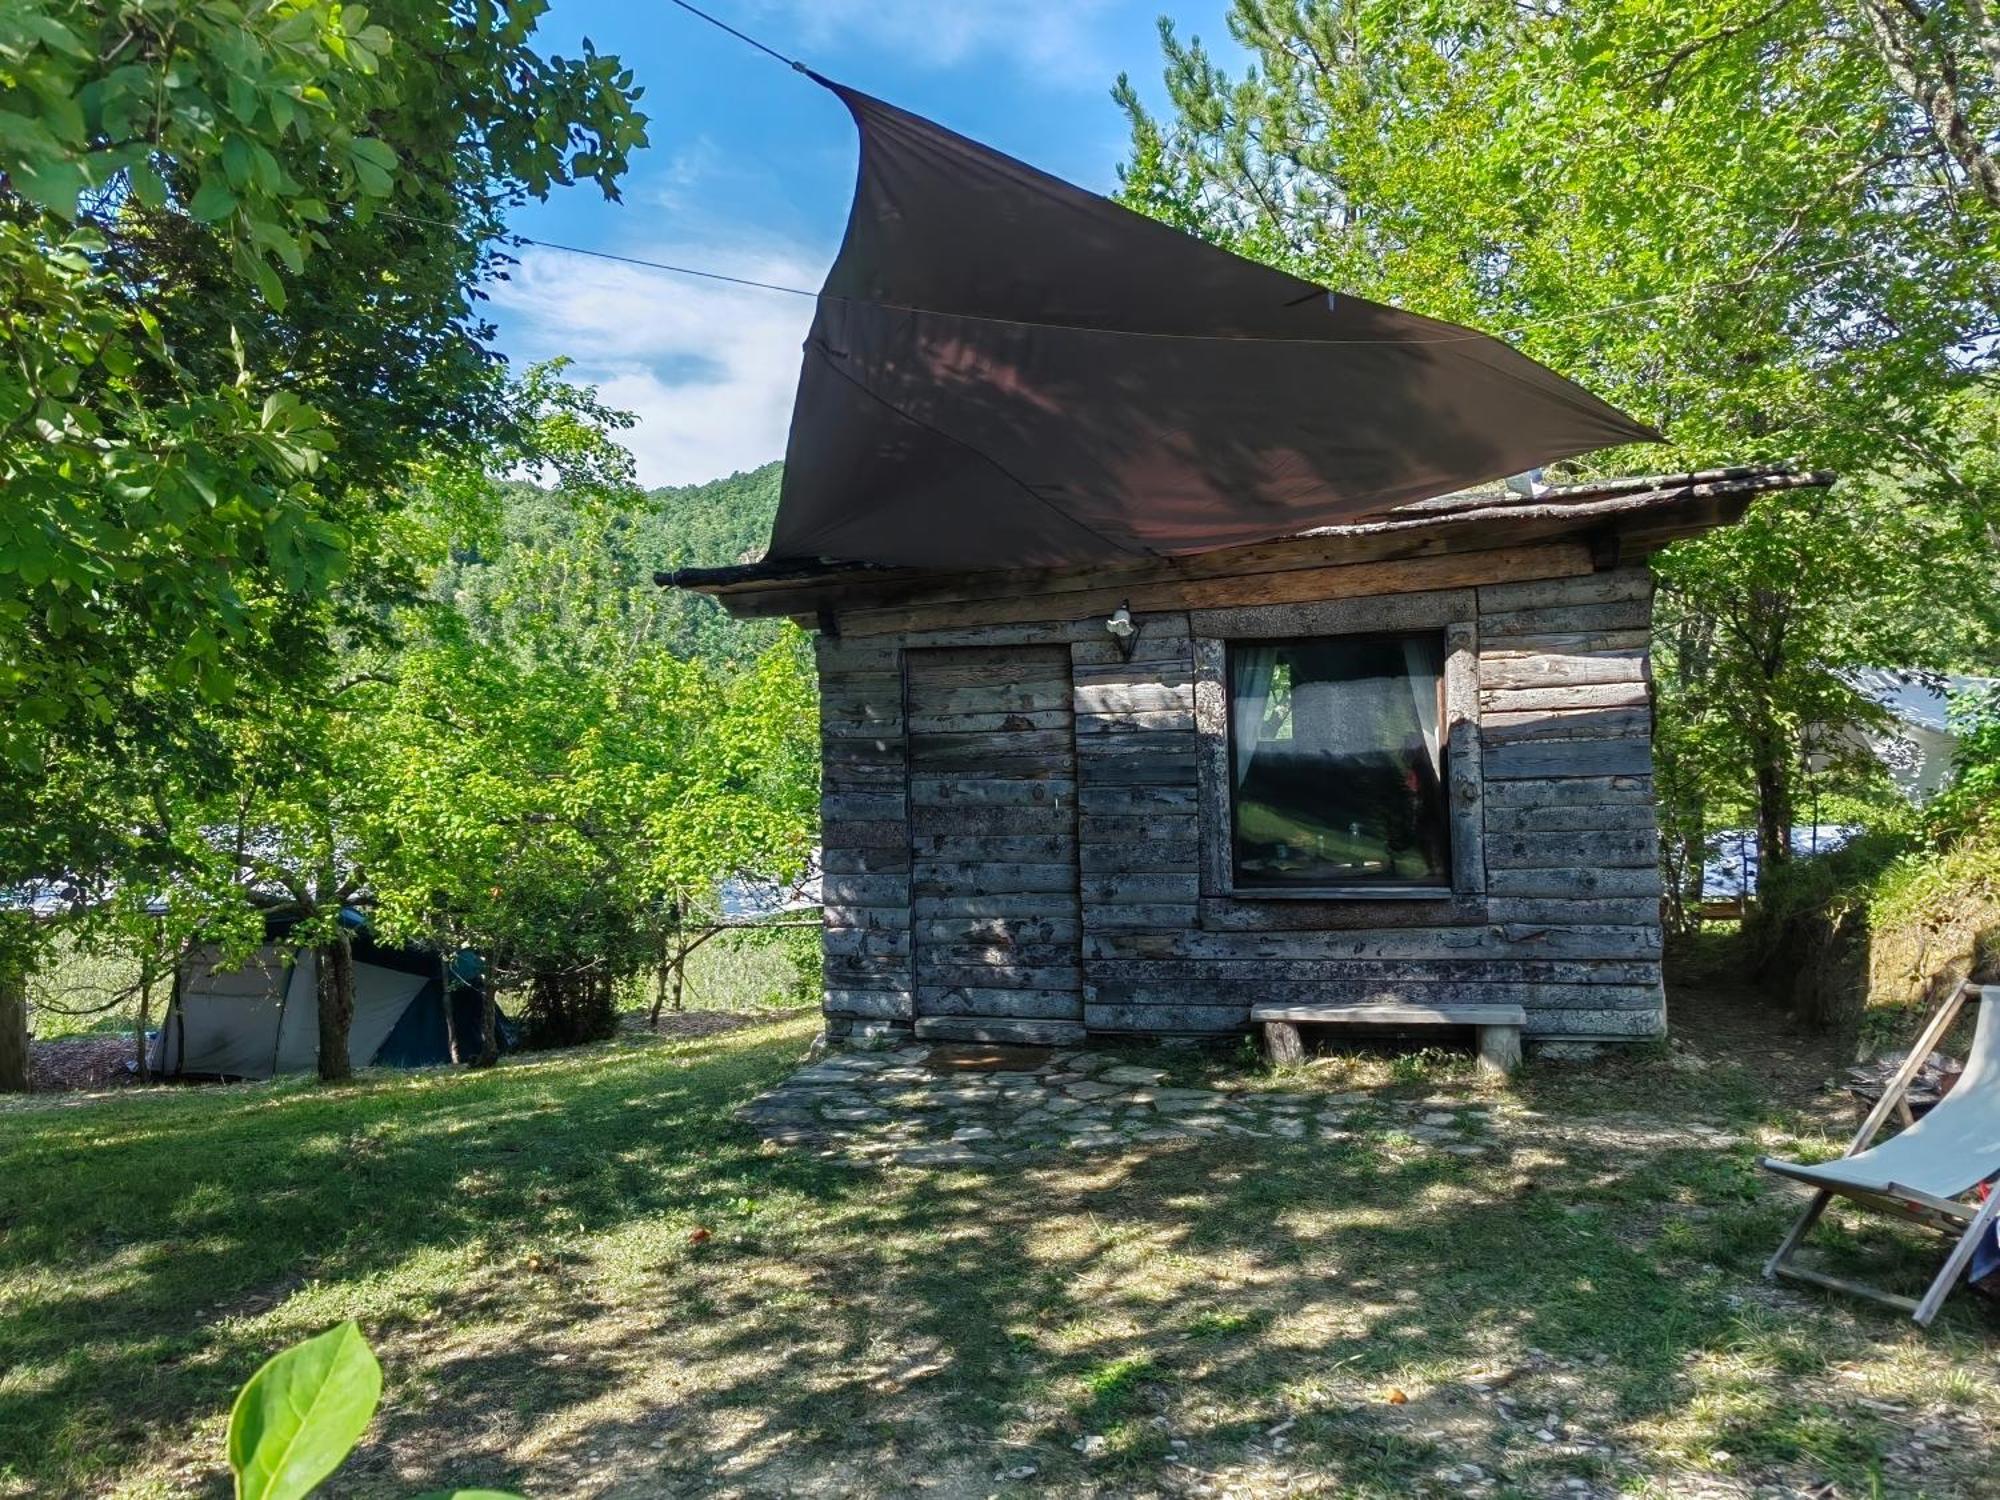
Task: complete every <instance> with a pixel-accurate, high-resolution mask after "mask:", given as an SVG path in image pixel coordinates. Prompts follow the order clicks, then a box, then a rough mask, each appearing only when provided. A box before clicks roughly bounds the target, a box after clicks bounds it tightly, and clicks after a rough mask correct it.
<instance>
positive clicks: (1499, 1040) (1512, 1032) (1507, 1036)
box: [1479, 1026, 1521, 1077]
mask: <svg viewBox="0 0 2000 1500" xmlns="http://www.w3.org/2000/svg"><path fill="white" fill-rule="evenodd" d="M1520 1066H1521V1028H1520V1027H1518V1026H1482V1027H1480V1028H1479V1069H1480V1071H1481V1072H1482V1073H1498V1074H1500V1075H1502V1076H1503V1077H1504V1076H1505V1075H1506V1074H1508V1073H1511V1072H1513V1071H1514V1070H1515V1069H1516V1068H1518V1067H1520Z"/></svg>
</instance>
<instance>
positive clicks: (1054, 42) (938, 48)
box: [759, 0, 1115, 87]
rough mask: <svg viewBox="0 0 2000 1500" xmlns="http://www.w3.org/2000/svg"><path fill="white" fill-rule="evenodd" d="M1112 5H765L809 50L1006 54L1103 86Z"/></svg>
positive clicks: (1052, 0)
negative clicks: (851, 45)
mask: <svg viewBox="0 0 2000 1500" xmlns="http://www.w3.org/2000/svg"><path fill="white" fill-rule="evenodd" d="M1112 8H1113V0H1010V3H1005V4H997V5H996V4H994V3H992V0H762V3H761V4H760V6H759V9H761V10H762V11H764V12H765V13H766V14H768V15H773V16H776V17H779V18H781V19H782V21H783V23H784V24H785V25H786V26H787V27H788V28H789V32H788V34H789V35H790V36H791V37H793V38H795V39H796V41H795V45H796V46H797V47H798V48H799V49H800V51H801V52H803V53H804V54H806V55H808V56H809V55H810V54H811V53H812V52H813V51H814V50H815V49H824V48H825V47H827V46H830V45H832V44H835V43H843V42H862V43H866V44H869V45H873V46H878V47H881V48H884V49H888V50H891V51H893V52H894V53H895V54H896V55H897V56H898V57H901V58H905V59H908V60H911V61H915V62H918V63H921V64H924V65H927V66H930V67H950V66H953V65H954V64H957V63H962V62H964V61H966V60H967V59H968V58H971V57H974V56H1001V57H1004V58H1006V59H1008V60H1009V61H1012V62H1014V63H1017V64H1020V65H1022V66H1024V67H1026V68H1030V69H1033V70H1036V71H1038V72H1040V73H1043V74H1044V75H1050V74H1053V75H1055V76H1056V77H1057V78H1059V79H1061V80H1063V81H1066V82H1071V83H1077V82H1089V83H1092V84H1094V85H1096V86H1099V87H1101V86H1102V85H1103V83H1104V81H1105V79H1106V78H1107V77H1109V76H1110V75H1109V73H1108V72H1107V71H1106V67H1107V63H1106V61H1105V51H1106V49H1105V46H1104V42H1103V39H1102V37H1101V35H1100V34H1099V32H1098V29H1097V26H1096V22H1097V21H1098V19H1099V18H1101V17H1103V16H1104V15H1105V14H1106V13H1107V12H1109V11H1110V10H1111V9H1112ZM1113 71H1115V70H1113Z"/></svg>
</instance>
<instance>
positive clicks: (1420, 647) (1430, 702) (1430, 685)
mask: <svg viewBox="0 0 2000 1500" xmlns="http://www.w3.org/2000/svg"><path fill="white" fill-rule="evenodd" d="M1442 671H1443V666H1442V663H1440V662H1439V660H1438V648H1437V643H1436V642H1435V641H1428V640H1422V639H1415V640H1405V641H1404V642H1403V677H1404V680H1405V681H1406V682H1408V683H1409V685H1410V701H1411V703H1412V704H1414V705H1415V707H1416V710H1417V725H1418V727H1419V728H1420V729H1421V730H1422V731H1423V736H1424V749H1425V750H1427V751H1428V752H1429V753H1430V758H1431V769H1432V770H1433V771H1435V772H1437V775H1438V779H1439V780H1443V779H1444V756H1443V753H1442V752H1443V748H1444V747H1443V745H1442V744H1441V743H1440V741H1439V738H1438V678H1439V676H1440V675H1442Z"/></svg>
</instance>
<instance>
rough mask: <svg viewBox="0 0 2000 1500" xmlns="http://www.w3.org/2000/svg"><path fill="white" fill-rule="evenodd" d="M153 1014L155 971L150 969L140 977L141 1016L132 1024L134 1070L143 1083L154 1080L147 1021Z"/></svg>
mask: <svg viewBox="0 0 2000 1500" xmlns="http://www.w3.org/2000/svg"><path fill="white" fill-rule="evenodd" d="M152 1014H153V971H152V970H151V969H148V970H146V972H145V973H144V974H143V975H141V976H140V979H139V1018H138V1020H137V1021H136V1022H134V1024H133V1026H132V1052H133V1058H132V1061H133V1065H134V1069H133V1070H134V1072H136V1073H137V1074H138V1078H139V1082H141V1083H151V1082H152V1081H153V1065H152V1063H151V1062H150V1061H148V1060H147V1057H146V1023H147V1021H149V1020H150V1019H151V1018H152Z"/></svg>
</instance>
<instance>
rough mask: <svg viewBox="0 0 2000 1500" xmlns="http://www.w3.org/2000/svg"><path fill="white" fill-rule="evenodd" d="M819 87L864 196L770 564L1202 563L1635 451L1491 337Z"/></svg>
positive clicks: (1636, 438)
mask: <svg viewBox="0 0 2000 1500" xmlns="http://www.w3.org/2000/svg"><path fill="white" fill-rule="evenodd" d="M813 76H814V77H815V78H818V75H816V74H815V75H813ZM818 81H819V82H820V83H822V84H825V86H826V87H827V88H829V89H831V90H832V91H833V92H834V93H836V94H837V95H839V96H840V98H841V100H842V101H843V102H844V103H845V104H846V105H847V107H848V109H849V111H850V112H851V113H852V114H853V116H854V120H855V124H856V125H857V126H858V127H859V129H860V132H861V170H860V177H859V180H858V182H857V184H856V187H855V194H854V207H853V212H852V215H851V217H850V218H849V220H848V225H847V236H846V239H845V240H844V241H843V243H842V245H841V249H840V255H839V257H838V259H836V261H835V262H834V266H833V269H832V271H831V272H830V273H829V274H828V276H827V281H826V286H825V287H824V289H823V290H822V291H821V294H820V299H819V309H818V313H817V315H816V316H815V317H814V319H813V325H812V331H811V333H810V334H809V335H808V337H807V340H806V346H805V363H804V368H803V370H802V371H801V373H800V377H799V391H798V399H797V403H796V405H795V407H794V409H793V413H792V430H791V439H790V443H789V445H788V447H787V449H786V454H785V480H784V492H783V496H782V499H781V500H780V503H779V506H778V516H777V521H776V523H775V525H774V526H773V529H772V536H771V548H770V552H769V554H768V555H769V556H770V557H771V558H773V559H793V558H796V559H806V558H828V559H840V560H844V561H853V562H872V563H893V564H901V565H908V566H918V567H943V568H973V567H978V568H992V567H1023V566H1039V565H1045V564H1059V563H1080V562H1091V561H1097V560H1106V559H1112V558H1119V557H1131V556H1135V555H1138V556H1143V555H1148V554H1172V553H1184V552H1199V551H1203V550H1206V549H1208V548H1212V547H1226V546H1232V545H1236V544H1239V543H1244V542H1254V541H1262V540H1264V539H1266V538H1270V537H1277V536H1289V535H1292V534H1295V533H1297V532H1300V531H1305V530H1308V529H1310V528H1312V527H1315V526H1326V525H1333V524H1337V523H1340V522H1343V521H1350V520H1354V519H1356V518H1358V517H1361V516H1366V515H1372V514H1375V513H1377V512H1380V511H1382V510H1384V509H1386V508H1388V507H1390V506H1393V505H1397V504H1400V503H1402V502H1404V501H1410V500H1419V499H1424V498H1426V497H1429V496H1432V495H1439V494H1443V493H1445V492H1447V491H1450V490H1454V489H1458V488H1461V487H1462V486H1464V485H1467V484H1472V483H1476V482H1478V481H1480V480H1484V479H1492V478H1495V477H1498V476H1501V475H1506V474H1514V473H1519V472H1521V471H1523V470H1525V469H1530V468H1533V467H1536V466H1537V465H1540V464H1544V463H1548V462H1551V461H1553V460H1555V459H1558V458H1565V457H1569V456H1571V455H1573V454H1578V453H1584V452H1587V451H1589V450H1591V449H1593V448H1603V447H1608V446H1610V445H1613V444H1618V443H1629V442H1644V441H1654V440H1657V439H1658V436H1659V435H1658V434H1657V433H1655V432H1654V431H1652V429H1650V428H1648V427H1646V426H1644V425H1643V424H1641V423H1639V422H1636V421H1634V420H1633V419H1632V418H1630V417H1628V416H1626V415H1624V414H1623V413H1622V412H1619V411H1617V410H1615V409H1614V408H1612V407H1610V406H1607V405H1606V404H1605V403H1604V402H1602V401H1599V400H1598V399H1597V398H1596V397H1595V396H1592V395H1591V394H1590V393H1589V392H1588V391H1585V390H1583V389H1582V388H1581V387H1579V386H1576V385H1573V384H1572V383H1571V382H1569V381H1567V380H1564V379H1563V378H1562V377H1561V376H1559V375H1556V374H1555V373H1553V372H1552V371H1550V370H1547V369H1545V368H1543V367H1542V366H1541V365H1538V364H1536V363H1535V362H1534V361H1533V360H1530V359H1527V358H1525V357H1524V356H1522V355H1520V354H1517V353H1515V352H1514V351H1513V350H1512V349H1510V348H1508V347H1507V346H1506V345H1505V344H1503V343H1501V342H1499V341H1498V340H1497V339H1493V338H1489V337H1488V336H1486V335H1485V334H1481V333H1475V332H1473V331H1472V330H1470V329H1466V328H1460V327H1458V326H1456V325H1454V324H1451V323H1440V322H1437V321H1435V320H1434V319H1430V318H1423V317H1418V316H1416V315H1415V314H1412V313H1406V312H1399V311H1397V310H1396V309H1395V308H1391V307H1385V306H1382V305H1381V304H1379V303H1374V302H1368V301H1364V300H1363V299H1361V298H1359V297H1349V296H1345V295H1340V294H1336V293H1332V292H1328V291H1327V290H1326V289H1325V288H1323V287H1318V286H1315V285H1313V284H1312V283H1311V282H1308V281H1301V280H1299V279H1298V278H1297V277H1294V276H1289V275H1287V274H1285V273H1284V272H1282V271H1276V270H1272V269H1271V268H1270V267H1268V266H1261V265H1258V264H1256V263H1255V262H1253V261H1247V260H1244V259H1242V258H1241V257H1240V256H1236V255H1232V254H1230V253H1229V252H1227V251H1225V250H1219V249H1217V248H1216V247H1215V246H1213V245H1210V244H1207V243H1205V242H1204V241H1202V240H1198V239H1196V238H1194V237H1193V236H1191V235H1187V234H1183V233H1181V232H1180V231H1179V230H1176V229H1172V228H1169V227H1168V226H1166V225H1164V224H1160V223H1157V222H1155V221H1154V220H1151V219H1148V218H1146V217H1144V216H1143V215H1140V214H1136V213H1133V212H1132V211H1130V210H1129V209H1125V208H1122V207H1120V206H1119V205H1117V204H1115V203H1112V202H1111V201H1109V200H1108V199H1105V198H1100V197H1098V196H1097V195H1096V194H1094V193H1087V192H1084V191H1083V190H1082V189H1081V188H1077V187H1073V186H1071V185H1070V184H1069V183H1066V182H1062V181H1060V180H1058V179H1057V178H1054V177H1051V176H1049V175H1048V174H1046V173H1044V172H1038V171H1036V170H1035V169H1034V168H1032V167H1028V166H1025V165H1023V164H1022V163H1020V162H1018V161H1014V160H1013V159H1011V158H1009V157H1006V156H1002V155H1001V154H1000V153H998V152H997V151H992V150H989V149H988V148H986V147H985V146H982V145H980V144H978V143H977V142H975V141H970V140H967V139H966V138H965V137H963V136H960V135H954V134H953V133H952V132H950V131H948V130H945V129H943V128H942V127H940V126H938V125H935V124H933V123H932V122H930V121H929V120H925V119H922V118H920V117H918V116H916V115H912V114H909V113H907V112H906V111H904V110H900V109H897V108H895V107H893V106H891V105H888V104H884V103H882V102H881V101H880V100H878V99H872V98H870V97H868V96H867V95H866V94H861V93H857V92H856V91H854V90H853V89H849V88H844V87H842V86H841V85H839V84H836V83H831V82H829V81H828V80H826V79H823V78H819V79H818Z"/></svg>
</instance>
